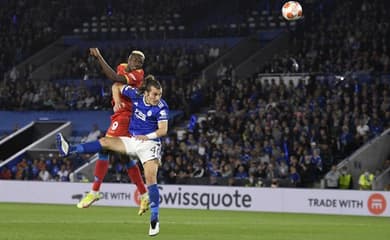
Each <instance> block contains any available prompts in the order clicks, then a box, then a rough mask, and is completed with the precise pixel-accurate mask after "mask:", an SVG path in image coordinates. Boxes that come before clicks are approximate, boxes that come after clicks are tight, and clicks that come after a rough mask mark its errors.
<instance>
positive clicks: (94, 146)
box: [69, 141, 102, 153]
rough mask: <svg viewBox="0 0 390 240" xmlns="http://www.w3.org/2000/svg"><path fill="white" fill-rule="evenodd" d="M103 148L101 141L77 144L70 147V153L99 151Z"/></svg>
mask: <svg viewBox="0 0 390 240" xmlns="http://www.w3.org/2000/svg"><path fill="white" fill-rule="evenodd" d="M101 150H102V145H101V144H100V142H99V141H93V142H86V143H81V144H76V145H73V146H70V147H69V153H97V152H100V151H101Z"/></svg>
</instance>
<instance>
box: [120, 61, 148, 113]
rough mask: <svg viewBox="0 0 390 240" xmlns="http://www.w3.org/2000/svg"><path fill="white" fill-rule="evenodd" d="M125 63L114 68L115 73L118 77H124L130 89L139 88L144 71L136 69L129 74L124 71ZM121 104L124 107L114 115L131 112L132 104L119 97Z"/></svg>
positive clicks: (126, 99)
mask: <svg viewBox="0 0 390 240" xmlns="http://www.w3.org/2000/svg"><path fill="white" fill-rule="evenodd" d="M126 68H127V63H121V64H119V65H118V66H117V67H116V73H117V74H118V75H121V76H124V77H125V78H126V80H127V84H129V85H130V86H132V87H135V88H139V87H140V86H141V84H142V81H143V80H144V70H142V69H137V70H133V71H131V72H127V71H126ZM121 100H122V103H123V104H124V105H125V107H124V108H122V110H119V111H118V112H116V113H120V112H130V113H131V111H132V108H133V104H132V102H131V101H130V100H129V99H128V98H126V97H122V96H121Z"/></svg>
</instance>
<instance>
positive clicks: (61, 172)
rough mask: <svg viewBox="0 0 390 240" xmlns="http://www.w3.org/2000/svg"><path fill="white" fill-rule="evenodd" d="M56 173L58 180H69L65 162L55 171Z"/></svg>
mask: <svg viewBox="0 0 390 240" xmlns="http://www.w3.org/2000/svg"><path fill="white" fill-rule="evenodd" d="M57 175H58V177H59V181H61V182H67V181H69V172H68V170H67V169H66V166H65V164H62V165H61V169H60V170H59V171H58V172H57Z"/></svg>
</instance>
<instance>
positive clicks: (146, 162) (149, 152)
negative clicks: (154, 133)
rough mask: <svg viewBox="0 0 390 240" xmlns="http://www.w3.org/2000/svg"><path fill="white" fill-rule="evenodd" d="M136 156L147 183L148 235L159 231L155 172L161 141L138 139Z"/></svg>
mask: <svg viewBox="0 0 390 240" xmlns="http://www.w3.org/2000/svg"><path fill="white" fill-rule="evenodd" d="M138 144H139V145H138V148H137V156H138V158H139V159H140V161H141V162H142V164H143V167H144V174H145V182H146V184H147V185H148V192H149V201H150V205H149V206H150V227H149V236H155V235H157V234H158V233H159V232H160V223H159V200H160V192H159V189H158V185H157V172H158V167H159V165H160V159H161V143H160V142H156V141H152V140H149V141H138Z"/></svg>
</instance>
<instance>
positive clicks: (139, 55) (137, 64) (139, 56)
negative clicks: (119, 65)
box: [127, 50, 145, 70]
mask: <svg viewBox="0 0 390 240" xmlns="http://www.w3.org/2000/svg"><path fill="white" fill-rule="evenodd" d="M144 61H145V55H144V54H143V52H141V51H138V50H134V51H132V52H131V53H130V56H129V58H128V60H127V63H128V64H129V66H130V68H131V69H132V70H133V69H140V68H142V65H143V64H144Z"/></svg>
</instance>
